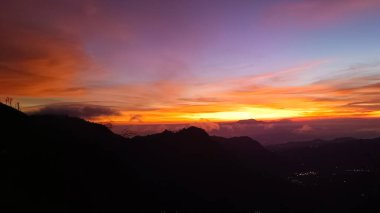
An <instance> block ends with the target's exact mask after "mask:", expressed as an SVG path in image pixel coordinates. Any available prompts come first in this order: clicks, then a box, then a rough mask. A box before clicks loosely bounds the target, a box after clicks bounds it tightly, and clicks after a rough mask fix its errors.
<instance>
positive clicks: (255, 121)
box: [238, 119, 262, 124]
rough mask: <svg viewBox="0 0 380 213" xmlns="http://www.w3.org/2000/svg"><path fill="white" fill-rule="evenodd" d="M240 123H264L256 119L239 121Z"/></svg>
mask: <svg viewBox="0 0 380 213" xmlns="http://www.w3.org/2000/svg"><path fill="white" fill-rule="evenodd" d="M238 123H240V124H256V123H262V121H258V120H256V119H246V120H239V121H238Z"/></svg>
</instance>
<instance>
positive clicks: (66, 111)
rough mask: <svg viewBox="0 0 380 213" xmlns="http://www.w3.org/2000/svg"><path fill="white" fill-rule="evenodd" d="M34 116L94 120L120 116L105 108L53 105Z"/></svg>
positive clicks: (114, 111)
mask: <svg viewBox="0 0 380 213" xmlns="http://www.w3.org/2000/svg"><path fill="white" fill-rule="evenodd" d="M32 114H37V115H67V116H72V117H80V118H84V119H92V118H96V117H100V116H113V115H120V113H119V112H118V111H117V110H114V109H112V108H109V107H105V106H97V105H83V104H53V105H48V106H45V107H42V108H40V109H39V110H36V111H34V112H33V113H32Z"/></svg>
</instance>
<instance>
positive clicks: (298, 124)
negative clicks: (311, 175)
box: [113, 118, 380, 145]
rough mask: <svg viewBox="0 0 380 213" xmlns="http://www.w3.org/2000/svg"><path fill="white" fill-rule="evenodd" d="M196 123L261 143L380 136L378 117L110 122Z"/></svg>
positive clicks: (151, 128)
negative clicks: (194, 121) (247, 137)
mask: <svg viewBox="0 0 380 213" xmlns="http://www.w3.org/2000/svg"><path fill="white" fill-rule="evenodd" d="M189 126H197V127H200V128H203V129H205V130H206V131H207V132H208V133H209V134H210V135H217V136H223V137H235V136H249V137H251V138H253V139H255V140H258V141H259V142H260V143H262V144H263V145H270V144H276V143H286V142H291V141H306V140H314V139H326V140H330V139H335V138H340V137H356V138H374V137H380V118H330V119H313V120H312V119H309V120H275V121H254V120H242V121H237V122H220V123H218V122H210V121H207V120H204V121H203V122H196V123H184V124H149V125H140V124H139V125H133V124H130V125H114V127H113V131H115V132H116V133H122V132H123V131H125V130H128V131H130V132H133V133H134V135H147V134H153V133H159V132H162V131H164V130H165V129H167V130H171V131H177V130H179V129H182V128H185V127H189Z"/></svg>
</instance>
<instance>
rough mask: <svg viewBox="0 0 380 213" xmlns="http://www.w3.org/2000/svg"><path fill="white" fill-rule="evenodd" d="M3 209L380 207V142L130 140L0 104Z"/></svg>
mask: <svg viewBox="0 0 380 213" xmlns="http://www.w3.org/2000/svg"><path fill="white" fill-rule="evenodd" d="M0 118H1V121H0V128H1V140H0V166H1V170H2V172H1V175H0V211H1V212H32V211H35V210H36V211H38V212H144V213H145V212H166V213H170V212H173V213H174V212H380V208H379V201H380V191H379V189H380V181H379V180H380V175H379V168H380V145H379V144H380V139H379V138H377V139H371V140H358V139H344V140H338V141H333V142H323V143H322V142H315V141H314V142H309V143H308V142H303V143H308V144H309V145H306V146H305V145H303V144H302V145H301V146H299V144H296V145H294V144H291V145H288V146H283V147H271V149H270V150H271V151H268V150H267V149H266V148H264V147H262V146H261V145H260V143H258V142H257V141H255V140H253V139H251V138H248V137H236V138H222V137H215V136H209V135H208V134H207V133H206V132H205V131H204V130H202V129H199V128H196V127H190V128H187V129H183V130H181V131H178V132H169V131H164V132H162V133H160V134H154V135H149V136H145V137H135V138H132V139H126V138H123V137H121V136H119V135H116V134H114V133H112V132H111V131H110V130H109V129H107V128H106V127H105V126H102V125H99V124H94V123H90V122H87V121H85V120H82V119H78V118H72V117H67V116H48V115H45V116H43V115H39V116H37V115H35V116H27V115H25V114H23V113H21V112H19V111H17V110H15V109H13V108H10V107H8V106H5V105H3V104H0Z"/></svg>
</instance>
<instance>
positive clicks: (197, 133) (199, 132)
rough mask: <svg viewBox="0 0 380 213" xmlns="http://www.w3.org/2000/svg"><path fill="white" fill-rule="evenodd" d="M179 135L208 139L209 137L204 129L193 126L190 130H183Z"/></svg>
mask: <svg viewBox="0 0 380 213" xmlns="http://www.w3.org/2000/svg"><path fill="white" fill-rule="evenodd" d="M177 134H178V135H182V136H189V137H196V138H208V137H209V135H208V134H207V132H206V131H205V130H204V129H201V128H198V127H195V126H191V127H189V128H184V129H181V130H180V131H178V132H177Z"/></svg>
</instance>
